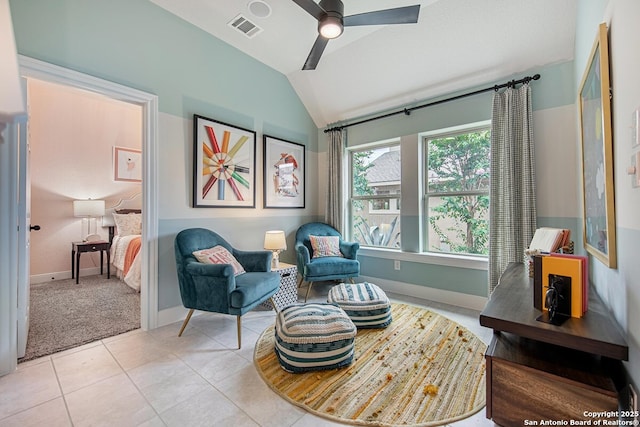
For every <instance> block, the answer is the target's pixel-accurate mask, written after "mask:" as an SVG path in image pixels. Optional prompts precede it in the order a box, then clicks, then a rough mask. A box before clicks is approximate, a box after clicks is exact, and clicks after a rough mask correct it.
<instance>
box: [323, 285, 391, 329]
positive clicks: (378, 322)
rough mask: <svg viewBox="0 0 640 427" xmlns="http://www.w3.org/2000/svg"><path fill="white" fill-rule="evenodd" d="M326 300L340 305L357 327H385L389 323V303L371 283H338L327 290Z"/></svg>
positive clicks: (383, 294) (384, 295)
mask: <svg viewBox="0 0 640 427" xmlns="http://www.w3.org/2000/svg"><path fill="white" fill-rule="evenodd" d="M327 301H328V302H329V303H331V304H335V305H337V306H338V307H341V308H342V309H343V310H344V311H345V312H346V313H347V315H348V316H349V317H350V318H351V320H352V321H353V323H354V324H355V325H356V327H358V328H386V327H387V326H389V324H390V323H391V304H390V303H389V298H387V295H386V294H385V293H384V291H383V290H382V289H380V288H379V287H378V286H376V285H374V284H373V283H368V282H364V283H353V284H352V283H340V284H339V285H336V286H334V287H333V288H331V289H330V290H329V296H328V297H327Z"/></svg>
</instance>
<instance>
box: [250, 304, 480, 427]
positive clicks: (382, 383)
mask: <svg viewBox="0 0 640 427" xmlns="http://www.w3.org/2000/svg"><path fill="white" fill-rule="evenodd" d="M392 315H393V322H392V323H391V325H390V326H389V327H388V328H386V329H360V330H358V335H357V336H356V345H355V355H354V359H355V360H354V362H353V363H352V364H351V366H349V367H346V368H342V369H332V370H328V371H315V372H307V373H303V374H292V373H288V372H285V371H284V370H283V369H282V368H281V367H280V365H279V363H278V359H277V357H276V355H275V351H274V333H273V326H271V327H269V328H267V329H266V330H265V331H264V332H263V333H262V335H261V336H260V338H259V339H258V343H257V344H256V348H255V353H254V363H255V365H256V367H257V369H258V372H259V373H260V375H261V376H262V378H263V379H264V380H265V382H266V383H267V384H268V385H269V386H270V387H271V388H272V389H273V390H274V391H275V392H276V393H278V394H279V395H280V396H281V397H283V398H284V399H286V400H288V401H289V402H291V403H293V404H296V405H298V406H300V407H302V408H304V409H306V410H307V411H309V412H312V413H314V414H316V415H319V416H322V417H325V418H328V419H331V420H333V421H337V422H341V423H347V424H356V425H372V426H374V425H375V426H422V427H425V426H438V425H445V424H448V423H451V422H454V421H456V420H460V419H463V418H467V417H469V416H471V415H473V414H474V413H476V412H478V411H479V410H480V409H482V408H483V407H484V406H485V361H484V353H485V350H486V348H487V346H486V345H485V344H484V343H483V342H482V341H481V340H480V339H479V338H478V337H477V336H475V335H474V334H473V333H471V332H470V331H469V330H467V329H466V328H464V327H463V326H461V325H459V324H457V323H456V322H453V321H451V320H449V319H447V318H446V317H444V316H441V315H439V314H437V313H434V312H431V311H428V310H426V309H423V308H420V307H415V306H411V305H406V304H400V303H393V304H392Z"/></svg>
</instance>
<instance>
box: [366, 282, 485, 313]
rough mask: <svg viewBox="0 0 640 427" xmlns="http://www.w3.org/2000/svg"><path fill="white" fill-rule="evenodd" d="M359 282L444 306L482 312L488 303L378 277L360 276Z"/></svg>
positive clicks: (456, 293)
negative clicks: (372, 284)
mask: <svg viewBox="0 0 640 427" xmlns="http://www.w3.org/2000/svg"><path fill="white" fill-rule="evenodd" d="M358 280H365V281H367V282H371V283H375V284H376V285H378V286H380V287H381V288H382V289H383V290H384V291H388V292H392V293H396V294H400V295H406V296H409V297H414V298H421V299H426V300H429V301H435V302H440V303H443V304H450V305H455V306H458V307H464V308H470V309H473V310H478V311H482V309H483V308H484V306H485V305H486V303H487V298H486V297H480V296H477V295H469V294H463V293H460V292H452V291H446V290H443V289H436V288H429V287H427V286H419V285H412V284H410V283H403V282H398V281H395V280H393V281H392V280H385V279H380V278H378V277H368V276H359V277H358Z"/></svg>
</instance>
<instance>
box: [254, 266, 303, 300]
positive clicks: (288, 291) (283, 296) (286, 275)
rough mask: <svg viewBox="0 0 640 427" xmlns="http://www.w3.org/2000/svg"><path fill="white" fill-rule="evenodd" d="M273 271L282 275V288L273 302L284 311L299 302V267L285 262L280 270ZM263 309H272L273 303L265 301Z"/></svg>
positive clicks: (275, 295) (274, 296)
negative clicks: (297, 280)
mask: <svg viewBox="0 0 640 427" xmlns="http://www.w3.org/2000/svg"><path fill="white" fill-rule="evenodd" d="M271 271H277V272H278V273H280V288H279V289H278V292H276V293H275V294H274V295H273V297H271V298H272V299H273V302H275V303H276V305H277V306H278V307H277V309H278V311H279V310H282V309H283V308H285V307H286V306H288V305H291V304H295V303H297V302H298V285H297V284H296V278H297V276H298V267H296V266H295V265H293V264H287V263H285V262H281V263H280V267H279V268H275V269H273V270H271ZM260 306H261V307H265V308H268V309H272V308H273V306H272V305H271V301H265V302H263V303H262V304H260Z"/></svg>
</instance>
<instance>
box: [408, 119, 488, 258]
mask: <svg viewBox="0 0 640 427" xmlns="http://www.w3.org/2000/svg"><path fill="white" fill-rule="evenodd" d="M485 130H489V131H491V120H483V121H480V122H474V123H468V124H463V125H459V126H453V127H449V128H443V129H435V130H432V131H428V132H422V133H420V141H419V143H420V144H421V148H422V159H421V163H422V164H421V168H422V188H423V191H422V195H421V196H422V213H421V215H420V221H421V222H422V223H423V224H425V225H424V226H423V227H422V230H423V231H422V239H421V240H422V242H421V243H422V253H424V254H428V255H431V256H438V257H452V258H463V259H466V258H471V259H475V258H477V259H482V260H488V255H484V254H471V253H459V252H440V251H432V250H430V249H429V199H430V198H434V197H455V196H465V195H472V196H475V195H486V196H489V193H490V188H487V189H486V190H478V191H434V192H430V191H429V164H428V159H429V141H430V140H433V139H441V138H446V137H450V136H456V135H461V134H469V133H473V132H478V131H485Z"/></svg>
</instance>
